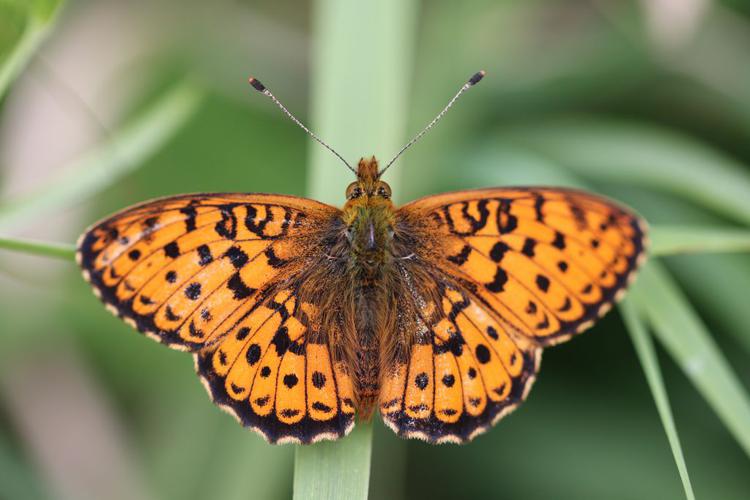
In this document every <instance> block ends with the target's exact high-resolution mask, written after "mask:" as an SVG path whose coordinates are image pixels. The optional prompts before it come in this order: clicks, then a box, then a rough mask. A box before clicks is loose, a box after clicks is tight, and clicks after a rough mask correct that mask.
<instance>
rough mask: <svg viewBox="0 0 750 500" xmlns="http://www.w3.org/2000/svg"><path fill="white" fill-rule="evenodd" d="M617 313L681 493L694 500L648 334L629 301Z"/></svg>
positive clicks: (667, 399) (657, 361) (662, 380)
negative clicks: (674, 466) (638, 365)
mask: <svg viewBox="0 0 750 500" xmlns="http://www.w3.org/2000/svg"><path fill="white" fill-rule="evenodd" d="M620 312H621V313H622V318H623V320H624V321H625V326H626V327H627V330H628V332H629V333H630V337H631V339H632V340H633V345H634V347H635V352H636V354H638V359H639V360H640V362H641V366H642V367H643V372H644V374H645V375H646V380H647V381H648V386H649V388H650V389H651V395H652V396H653V397H654V402H655V403H656V409H657V410H658V411H659V417H661V423H662V425H663V426H664V432H666V434H667V439H668V440H669V446H670V447H671V448H672V455H673V456H674V461H675V463H676V464H677V470H678V471H679V473H680V479H682V487H683V488H684V489H685V496H686V497H687V498H688V499H690V500H694V499H695V493H693V486H692V484H690V476H689V475H688V470H687V464H686V463H685V457H684V455H683V453H682V445H681V444H680V438H679V436H678V435H677V427H676V426H675V423H674V418H673V416H672V409H671V408H670V406H669V398H668V397H667V390H666V388H665V387H664V379H663V378H662V376H661V369H660V368H659V360H658V359H657V357H656V351H655V350H654V344H653V342H652V340H651V335H649V333H648V332H647V331H646V327H645V325H644V324H643V322H642V320H641V318H640V317H639V316H638V313H637V312H636V309H635V307H633V305H632V304H631V303H630V301H629V300H626V301H624V302H623V303H622V304H620Z"/></svg>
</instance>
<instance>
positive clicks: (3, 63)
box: [0, 0, 63, 98]
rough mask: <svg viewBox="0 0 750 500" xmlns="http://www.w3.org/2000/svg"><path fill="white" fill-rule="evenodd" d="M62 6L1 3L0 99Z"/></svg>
mask: <svg viewBox="0 0 750 500" xmlns="http://www.w3.org/2000/svg"><path fill="white" fill-rule="evenodd" d="M62 3H63V2H62V1H60V0H26V1H17V0H2V1H0V28H2V29H0V32H2V34H0V98H1V97H2V96H4V95H5V92H6V91H7V90H8V87H9V86H10V84H11V83H12V82H13V80H15V79H16V77H17V76H18V75H19V74H20V73H21V71H22V70H23V68H24V67H25V66H26V64H27V63H28V62H29V59H31V56H32V55H33V54H34V52H36V50H37V48H38V47H39V46H40V45H41V43H42V42H43V41H44V39H45V38H46V37H47V35H48V34H49V32H50V30H51V28H52V26H53V25H54V23H55V20H56V18H57V13H58V12H59V11H60V6H61V5H62ZM14 35H15V36H14Z"/></svg>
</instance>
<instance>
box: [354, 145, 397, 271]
mask: <svg viewBox="0 0 750 500" xmlns="http://www.w3.org/2000/svg"><path fill="white" fill-rule="evenodd" d="M343 219H344V224H345V225H346V235H347V239H348V241H349V244H350V246H351V247H350V248H351V251H352V256H353V257H354V258H355V260H356V261H358V262H359V263H360V264H362V265H365V266H367V265H375V264H378V263H382V262H383V259H384V258H385V254H386V252H387V249H388V248H389V246H390V240H391V239H392V237H393V224H394V211H393V202H392V201H391V188H390V186H389V185H388V184H386V183H385V182H383V181H381V180H380V174H379V173H378V161H377V160H376V159H375V157H374V156H373V157H371V158H362V159H361V160H360V161H359V165H358V168H357V180H356V181H354V182H352V183H351V184H349V187H347V188H346V205H345V206H344V211H343Z"/></svg>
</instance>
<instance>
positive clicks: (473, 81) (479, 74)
mask: <svg viewBox="0 0 750 500" xmlns="http://www.w3.org/2000/svg"><path fill="white" fill-rule="evenodd" d="M486 74H487V72H486V71H485V70H481V71H478V72H476V73H474V75H473V76H472V77H471V78H469V82H468V83H469V85H470V86H473V85H476V84H477V83H479V82H480V81H481V80H482V78H484V75H486Z"/></svg>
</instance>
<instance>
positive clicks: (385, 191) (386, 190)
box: [378, 182, 391, 200]
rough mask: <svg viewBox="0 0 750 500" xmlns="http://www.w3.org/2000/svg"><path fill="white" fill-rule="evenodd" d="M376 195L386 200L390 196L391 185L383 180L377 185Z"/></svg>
mask: <svg viewBox="0 0 750 500" xmlns="http://www.w3.org/2000/svg"><path fill="white" fill-rule="evenodd" d="M378 196H380V197H382V198H385V199H386V200H387V199H389V198H390V197H391V187H390V186H389V185H388V184H386V183H385V182H384V183H382V184H380V186H378Z"/></svg>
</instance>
